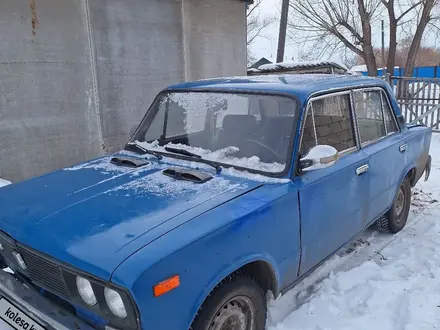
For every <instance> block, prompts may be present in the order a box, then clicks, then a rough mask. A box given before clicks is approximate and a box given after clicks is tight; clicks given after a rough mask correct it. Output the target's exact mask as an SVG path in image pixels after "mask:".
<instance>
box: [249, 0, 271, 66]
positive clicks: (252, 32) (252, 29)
mask: <svg viewBox="0 0 440 330" xmlns="http://www.w3.org/2000/svg"><path fill="white" fill-rule="evenodd" d="M262 2H263V0H256V1H254V4H253V5H250V6H249V7H248V8H247V12H246V19H247V46H248V61H249V60H250V59H251V58H252V54H251V53H250V51H249V46H250V45H251V44H252V43H253V42H254V41H255V40H256V39H257V38H267V37H266V36H265V35H264V30H266V29H267V28H268V27H269V26H270V25H271V24H272V23H274V22H275V20H276V18H275V17H274V16H269V15H264V14H262V13H261V11H260V9H261V3H262Z"/></svg>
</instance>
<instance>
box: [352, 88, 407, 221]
mask: <svg viewBox="0 0 440 330" xmlns="http://www.w3.org/2000/svg"><path fill="white" fill-rule="evenodd" d="M353 95H354V106H355V113H356V118H357V123H358V129H359V139H360V143H361V148H362V150H363V151H364V152H365V153H366V154H367V155H368V157H369V169H368V172H369V177H370V181H369V182H370V187H369V191H370V196H369V200H370V209H369V212H368V218H367V222H368V223H371V222H373V221H374V220H376V219H377V218H378V217H380V216H381V215H382V214H383V213H384V212H385V211H387V210H388V208H389V207H390V206H391V204H392V202H393V199H394V196H395V193H396V191H397V186H398V185H399V184H400V182H398V181H399V180H400V175H401V170H400V169H402V166H403V165H402V164H405V163H406V150H407V148H408V146H407V143H406V141H405V140H404V139H402V134H401V133H400V131H399V127H398V125H397V121H396V118H395V116H394V112H393V111H392V110H391V107H390V102H389V99H388V95H387V94H386V93H385V91H384V90H383V89H382V88H368V89H358V90H355V91H354V92H353ZM368 223H367V224H368Z"/></svg>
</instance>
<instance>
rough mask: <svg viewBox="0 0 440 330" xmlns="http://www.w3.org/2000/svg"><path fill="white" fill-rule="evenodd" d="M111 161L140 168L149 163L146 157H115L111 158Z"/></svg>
mask: <svg viewBox="0 0 440 330" xmlns="http://www.w3.org/2000/svg"><path fill="white" fill-rule="evenodd" d="M110 163H112V164H114V165H116V166H124V167H131V168H138V167H142V166H145V165H148V164H149V162H148V161H146V160H145V159H139V158H132V157H113V158H112V159H111V160H110Z"/></svg>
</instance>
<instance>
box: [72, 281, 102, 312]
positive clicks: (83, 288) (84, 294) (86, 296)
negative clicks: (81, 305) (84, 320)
mask: <svg viewBox="0 0 440 330" xmlns="http://www.w3.org/2000/svg"><path fill="white" fill-rule="evenodd" d="M76 286H77V288H78V293H79V295H80V296H81V298H82V299H83V300H84V302H85V303H86V304H87V305H90V306H94V305H96V303H97V300H96V296H95V293H94V292H93V288H92V284H91V283H90V281H89V280H86V279H85V278H83V277H81V276H77V277H76Z"/></svg>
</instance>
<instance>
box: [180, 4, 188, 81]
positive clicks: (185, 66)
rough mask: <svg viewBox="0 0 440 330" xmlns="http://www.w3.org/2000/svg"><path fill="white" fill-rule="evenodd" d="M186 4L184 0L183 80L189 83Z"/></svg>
mask: <svg viewBox="0 0 440 330" xmlns="http://www.w3.org/2000/svg"><path fill="white" fill-rule="evenodd" d="M184 2H185V0H182V6H181V12H180V15H181V18H182V19H181V21H182V47H183V78H184V79H185V81H188V54H187V51H188V47H187V40H186V37H185V36H186V33H185V25H186V22H185V10H184Z"/></svg>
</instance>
